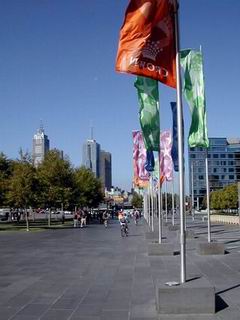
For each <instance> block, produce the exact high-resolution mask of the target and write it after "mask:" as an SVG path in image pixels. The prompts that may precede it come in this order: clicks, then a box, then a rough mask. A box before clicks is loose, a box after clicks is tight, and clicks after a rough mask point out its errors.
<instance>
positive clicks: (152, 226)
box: [150, 173, 154, 232]
mask: <svg viewBox="0 0 240 320" xmlns="http://www.w3.org/2000/svg"><path fill="white" fill-rule="evenodd" d="M150 179H151V187H150V190H151V192H150V193H151V211H152V225H151V229H152V232H153V231H154V225H153V211H154V210H153V206H154V203H153V177H152V173H151V175H150Z"/></svg>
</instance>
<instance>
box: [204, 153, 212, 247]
mask: <svg viewBox="0 0 240 320" xmlns="http://www.w3.org/2000/svg"><path fill="white" fill-rule="evenodd" d="M205 161H206V162H205V163H206V189H207V192H206V195H207V217H208V242H209V243H210V242H211V220H210V195H209V178H208V150H207V148H206V159H205Z"/></svg>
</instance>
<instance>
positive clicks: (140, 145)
mask: <svg viewBox="0 0 240 320" xmlns="http://www.w3.org/2000/svg"><path fill="white" fill-rule="evenodd" d="M146 158H147V152H146V148H145V146H144V142H143V137H142V132H141V131H133V170H134V184H135V185H137V186H143V185H144V184H146V183H147V182H148V181H149V173H148V172H147V170H146V169H145V167H144V166H145V163H146Z"/></svg>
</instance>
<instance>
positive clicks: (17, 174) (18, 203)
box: [7, 161, 38, 209]
mask: <svg viewBox="0 0 240 320" xmlns="http://www.w3.org/2000/svg"><path fill="white" fill-rule="evenodd" d="M8 183H9V188H8V192H7V200H8V204H9V205H10V206H12V207H16V208H25V209H26V208H28V207H30V206H34V205H35V202H36V192H37V190H38V180H37V176H36V170H35V168H34V167H33V165H32V164H31V163H29V162H27V161H16V162H15V163H14V164H13V172H12V175H11V177H10V178H9V180H8Z"/></svg>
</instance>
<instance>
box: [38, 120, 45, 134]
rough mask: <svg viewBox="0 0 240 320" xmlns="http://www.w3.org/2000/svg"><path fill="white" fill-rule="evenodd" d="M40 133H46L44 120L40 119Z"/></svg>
mask: <svg viewBox="0 0 240 320" xmlns="http://www.w3.org/2000/svg"><path fill="white" fill-rule="evenodd" d="M39 131H40V132H44V128H43V121H42V119H40V126H39Z"/></svg>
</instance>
